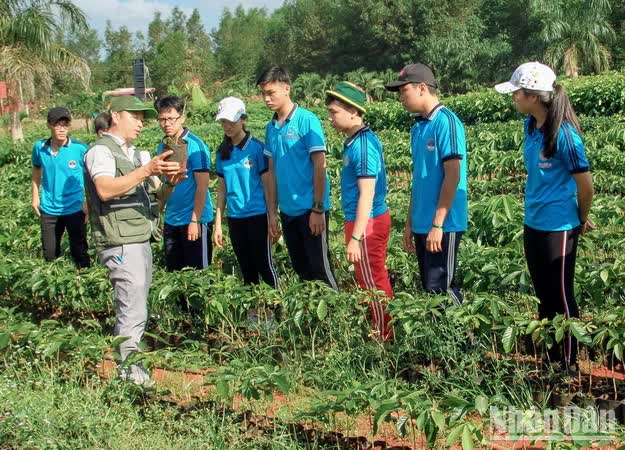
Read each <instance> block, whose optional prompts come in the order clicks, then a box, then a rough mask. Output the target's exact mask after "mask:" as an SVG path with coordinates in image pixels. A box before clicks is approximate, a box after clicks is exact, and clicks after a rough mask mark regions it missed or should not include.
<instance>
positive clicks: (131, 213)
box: [115, 206, 151, 236]
mask: <svg viewBox="0 0 625 450" xmlns="http://www.w3.org/2000/svg"><path fill="white" fill-rule="evenodd" d="M141 209H142V207H141V206H138V207H136V208H123V209H120V210H119V211H115V219H116V222H117V227H118V230H119V235H120V236H138V235H142V234H145V233H146V232H149V231H150V229H151V226H150V221H149V220H148V218H147V217H145V215H144V213H143V212H142V211H141Z"/></svg>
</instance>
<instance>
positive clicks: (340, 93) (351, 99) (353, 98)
mask: <svg viewBox="0 0 625 450" xmlns="http://www.w3.org/2000/svg"><path fill="white" fill-rule="evenodd" d="M326 95H327V96H328V97H332V98H336V99H338V100H340V101H342V102H345V103H347V104H348V105H350V106H353V107H354V108H356V109H357V110H358V111H360V112H362V113H363V114H364V113H366V112H367V109H366V108H365V103H366V102H367V94H365V91H363V90H362V89H361V88H359V87H358V86H356V85H355V84H352V83H350V82H348V81H341V82H340V83H339V84H337V85H336V86H335V87H334V89H330V90H327V91H326Z"/></svg>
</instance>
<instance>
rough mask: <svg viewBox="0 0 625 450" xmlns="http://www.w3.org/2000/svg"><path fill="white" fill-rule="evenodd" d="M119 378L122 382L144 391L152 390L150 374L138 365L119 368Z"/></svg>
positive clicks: (152, 382) (152, 384) (152, 381)
mask: <svg viewBox="0 0 625 450" xmlns="http://www.w3.org/2000/svg"><path fill="white" fill-rule="evenodd" d="M119 377H120V378H121V379H122V380H124V381H128V382H130V383H134V384H136V385H137V386H141V387H143V388H145V389H153V388H154V386H155V384H154V380H152V379H151V378H150V373H149V372H148V371H147V370H146V369H145V368H144V367H143V366H142V365H140V364H131V365H129V366H128V367H121V368H120V369H119Z"/></svg>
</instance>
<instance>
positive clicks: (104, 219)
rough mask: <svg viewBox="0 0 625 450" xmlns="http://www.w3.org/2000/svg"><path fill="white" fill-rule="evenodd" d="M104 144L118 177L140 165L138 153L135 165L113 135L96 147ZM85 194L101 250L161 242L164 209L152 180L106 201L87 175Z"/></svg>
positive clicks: (97, 243)
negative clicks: (161, 209) (160, 231)
mask: <svg viewBox="0 0 625 450" xmlns="http://www.w3.org/2000/svg"><path fill="white" fill-rule="evenodd" d="M96 145H104V146H106V147H108V148H109V150H111V153H112V154H113V157H114V158H115V177H122V176H124V175H128V174H129V173H130V172H132V171H133V170H135V169H137V168H138V167H139V166H140V164H141V163H140V162H139V159H138V151H135V159H136V161H135V162H132V161H130V159H128V157H127V156H126V154H125V153H124V151H123V150H122V148H121V146H120V145H119V144H118V143H117V142H115V140H114V139H113V138H111V137H110V136H106V135H104V136H102V138H100V139H98V140H97V141H96V142H95V143H94V144H93V146H96ZM85 191H86V196H87V201H88V202H89V220H90V222H91V231H92V234H93V239H94V241H95V244H96V249H97V250H98V251H101V250H103V249H104V248H106V247H113V246H117V245H123V244H135V243H140V242H146V241H148V240H150V237H152V236H153V237H154V238H155V239H158V237H159V236H158V233H159V224H158V218H159V215H160V208H159V205H158V202H157V199H156V185H155V183H154V182H153V181H152V179H151V177H150V178H148V179H147V180H146V181H145V182H143V183H141V184H139V185H138V186H136V187H134V188H132V189H131V190H129V191H128V192H126V193H125V194H124V195H121V196H119V197H116V198H114V199H111V200H109V201H106V202H104V201H102V200H101V199H100V197H99V196H98V193H97V191H96V188H95V184H94V183H93V180H92V179H91V176H90V175H89V174H88V173H85Z"/></svg>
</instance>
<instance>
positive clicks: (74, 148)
mask: <svg viewBox="0 0 625 450" xmlns="http://www.w3.org/2000/svg"><path fill="white" fill-rule="evenodd" d="M85 153H87V145H86V144H83V143H82V142H79V141H76V140H73V139H71V138H67V142H66V143H65V145H63V146H62V147H60V148H59V151H58V152H57V154H56V155H53V154H52V147H51V146H50V139H42V140H40V141H37V142H35V145H34V146H33V152H32V163H33V166H34V167H41V169H42V172H43V173H42V177H41V192H40V194H39V198H40V205H39V209H40V210H41V212H43V213H45V214H50V215H53V216H62V215H66V214H73V213H76V212H78V211H80V210H81V209H82V204H83V201H84V197H85V196H84V187H85V182H84V168H85V163H84V161H83V158H84V156H85Z"/></svg>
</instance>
